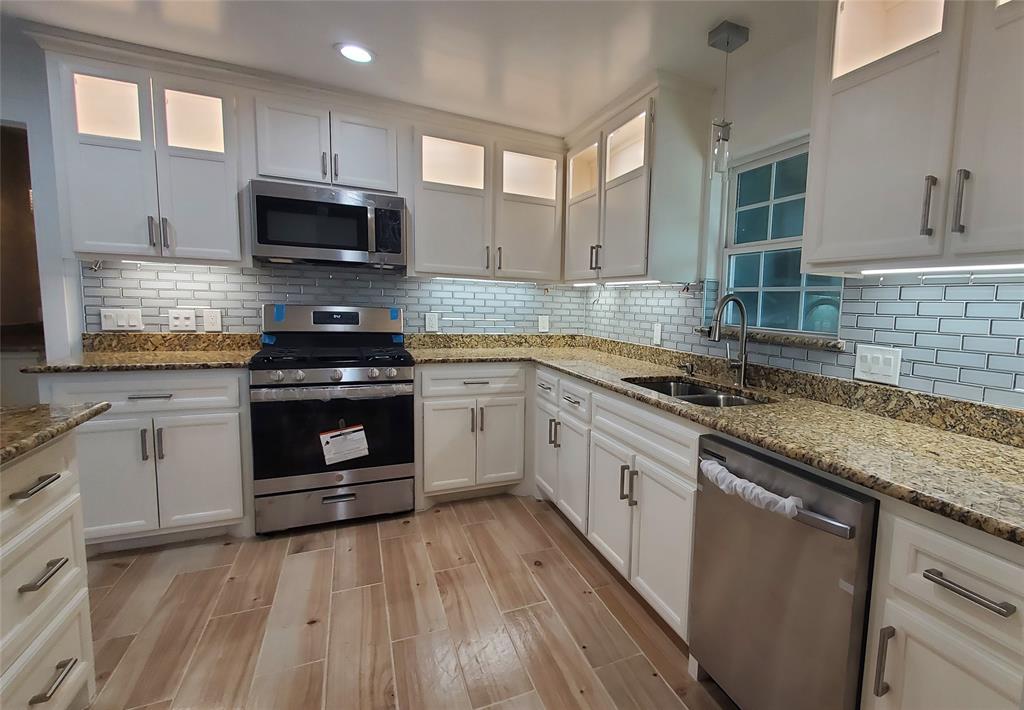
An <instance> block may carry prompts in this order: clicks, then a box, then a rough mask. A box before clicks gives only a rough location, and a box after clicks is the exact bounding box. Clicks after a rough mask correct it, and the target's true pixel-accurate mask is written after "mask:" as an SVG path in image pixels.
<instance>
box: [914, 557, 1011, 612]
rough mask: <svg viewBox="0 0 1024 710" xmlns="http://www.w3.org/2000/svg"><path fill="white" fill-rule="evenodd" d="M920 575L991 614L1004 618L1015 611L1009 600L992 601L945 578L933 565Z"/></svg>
mask: <svg viewBox="0 0 1024 710" xmlns="http://www.w3.org/2000/svg"><path fill="white" fill-rule="evenodd" d="M921 576H923V577H924V578H925V579H927V580H928V581H929V582H933V583H935V584H937V585H939V586H940V587H942V588H943V589H948V590H949V591H951V592H953V593H954V594H957V595H959V596H961V597H963V598H964V599H966V600H967V601H969V602H973V603H975V604H977V605H978V606H980V607H981V608H982V609H986V610H988V611H991V612H992V613H993V614H998V615H999V616H1001V617H1003V618H1004V619H1008V618H1009V617H1011V616H1013V615H1014V613H1015V612H1016V611H1017V607H1015V606H1014V605H1013V604H1011V603H1010V602H995V601H992V600H991V599H989V598H988V597H986V596H983V595H981V594H978V593H977V592H975V591H973V590H971V589H968V588H967V587H965V586H963V585H962V584H957V583H956V582H954V581H953V580H951V579H947V578H946V575H945V574H944V573H943V572H942V570H940V569H935V568H934V567H932V568H929V569H926V570H925V571H924V572H922V573H921Z"/></svg>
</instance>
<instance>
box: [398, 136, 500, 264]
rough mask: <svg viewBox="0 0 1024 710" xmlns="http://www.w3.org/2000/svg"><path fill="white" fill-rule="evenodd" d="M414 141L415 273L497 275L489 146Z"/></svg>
mask: <svg viewBox="0 0 1024 710" xmlns="http://www.w3.org/2000/svg"><path fill="white" fill-rule="evenodd" d="M416 141H417V148H416V152H417V155H418V160H417V161H416V162H417V165H418V170H419V175H418V179H417V181H416V202H415V210H416V215H415V223H416V228H415V230H414V231H415V239H416V270H417V271H421V272H424V273H435V274H460V275H462V276H491V275H493V273H494V263H495V258H494V257H495V255H494V254H492V253H491V232H492V230H491V226H492V225H491V222H492V219H491V184H490V183H491V179H490V174H491V149H490V146H489V145H488V144H487V143H485V142H484V141H482V140H476V139H474V138H467V137H461V136H460V137H455V136H452V135H450V134H446V133H443V132H428V133H417V136H416Z"/></svg>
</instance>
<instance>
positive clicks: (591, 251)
mask: <svg viewBox="0 0 1024 710" xmlns="http://www.w3.org/2000/svg"><path fill="white" fill-rule="evenodd" d="M596 251H597V248H596V247H595V246H594V245H593V244H591V245H590V263H589V264H587V266H588V267H590V270H591V271H594V270H595V269H597V266H596V265H595V264H594V256H595V254H596Z"/></svg>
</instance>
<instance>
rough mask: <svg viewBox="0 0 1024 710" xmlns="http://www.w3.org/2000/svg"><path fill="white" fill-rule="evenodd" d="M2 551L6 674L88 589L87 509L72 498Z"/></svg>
mask: <svg viewBox="0 0 1024 710" xmlns="http://www.w3.org/2000/svg"><path fill="white" fill-rule="evenodd" d="M48 518H49V520H47V521H45V522H42V521H41V525H39V526H34V527H33V528H32V529H31V530H28V531H27V532H26V534H24V535H21V536H19V537H18V539H17V540H14V541H12V543H11V544H10V545H8V546H6V547H4V548H3V549H2V551H0V568H2V569H3V584H2V585H0V656H2V657H3V670H4V671H6V670H7V667H8V666H9V665H10V664H11V663H12V662H13V661H14V659H15V658H16V657H17V656H18V655H19V654H20V653H21V652H22V651H24V649H25V647H26V646H28V644H29V642H31V640H32V639H33V638H34V637H35V635H36V633H38V631H39V629H40V628H42V627H43V626H45V625H46V622H47V621H49V620H50V619H52V618H53V617H54V615H55V613H56V612H57V610H58V609H59V608H60V607H61V605H62V603H63V602H65V601H66V600H67V599H68V598H69V597H71V596H73V595H74V593H75V591H77V590H79V589H84V588H85V559H84V555H85V547H84V545H82V544H81V543H80V541H81V540H82V508H81V505H80V503H79V498H78V496H77V495H75V496H69V497H68V498H66V499H65V501H64V503H63V504H62V505H60V506H59V507H58V508H57V509H56V510H54V511H53V512H52V514H50V515H49V516H48Z"/></svg>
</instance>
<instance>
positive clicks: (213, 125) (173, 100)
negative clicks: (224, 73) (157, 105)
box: [164, 89, 224, 153]
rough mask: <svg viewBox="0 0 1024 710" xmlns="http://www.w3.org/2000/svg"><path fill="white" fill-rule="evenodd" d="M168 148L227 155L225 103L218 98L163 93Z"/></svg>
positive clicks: (172, 92)
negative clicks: (225, 148)
mask: <svg viewBox="0 0 1024 710" xmlns="http://www.w3.org/2000/svg"><path fill="white" fill-rule="evenodd" d="M164 106H165V110H166V112H167V145H169V146H171V147H173V148H191V149H192V150H205V151H210V152H213V153H223V152H224V102H223V101H222V100H221V98H220V97H219V96H203V95H202V94H190V93H188V92H185V91H173V90H171V89H168V90H166V91H164Z"/></svg>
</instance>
